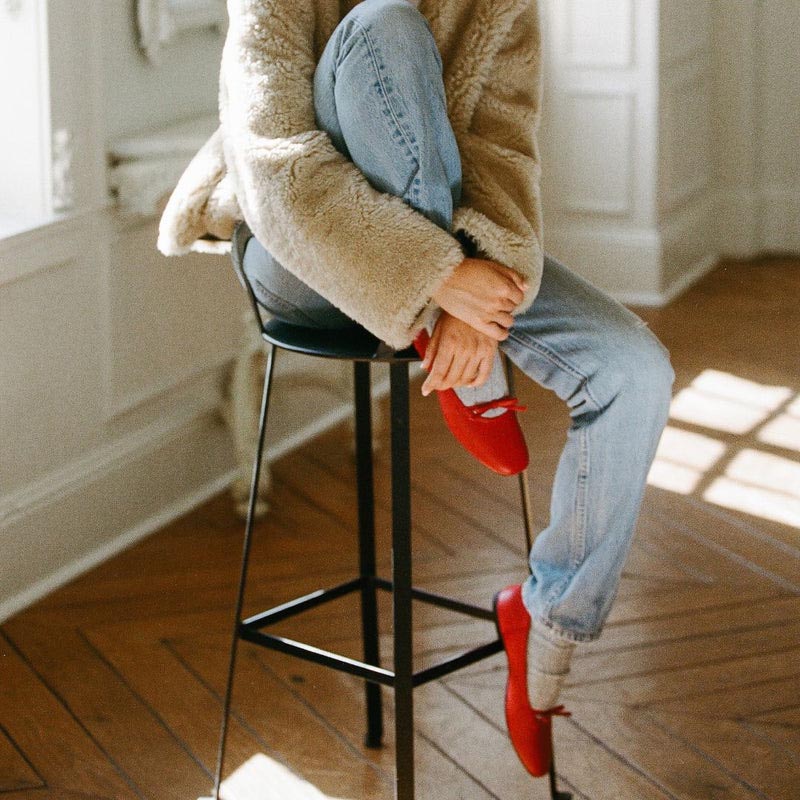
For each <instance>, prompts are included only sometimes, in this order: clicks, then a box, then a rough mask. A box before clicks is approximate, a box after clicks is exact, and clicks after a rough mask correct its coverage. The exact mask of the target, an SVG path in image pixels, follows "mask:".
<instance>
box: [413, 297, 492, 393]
mask: <svg viewBox="0 0 800 800" xmlns="http://www.w3.org/2000/svg"><path fill="white" fill-rule="evenodd" d="M496 352H497V340H496V339H495V338H493V337H490V336H487V335H486V334H483V333H480V332H479V331H477V330H475V328H473V327H472V326H471V325H468V324H467V323H466V322H463V321H462V320H460V319H458V318H456V317H454V316H451V315H450V314H448V313H447V312H446V311H442V313H441V314H440V315H439V319H438V320H437V321H436V327H435V328H434V331H433V336H431V340H430V342H429V343H428V347H427V349H426V351H425V360H424V361H423V362H422V368H423V369H424V370H426V371H427V372H428V377H427V378H426V379H425V382H424V383H423V384H422V394H423V395H428V394H430V393H431V392H432V391H434V390H435V389H437V390H439V391H444V390H446V389H454V388H456V387H458V386H482V385H483V384H484V383H485V382H486V380H487V379H488V377H489V374H490V373H491V371H492V364H493V362H494V356H495V353H496Z"/></svg>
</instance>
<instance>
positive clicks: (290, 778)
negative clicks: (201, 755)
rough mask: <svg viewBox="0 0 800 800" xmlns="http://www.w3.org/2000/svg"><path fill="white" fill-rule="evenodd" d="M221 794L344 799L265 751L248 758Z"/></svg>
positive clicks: (263, 799)
mask: <svg viewBox="0 0 800 800" xmlns="http://www.w3.org/2000/svg"><path fill="white" fill-rule="evenodd" d="M220 797H221V798H222V800H344V799H343V798H333V797H331V796H330V795H327V794H323V793H322V792H321V791H320V790H319V789H317V787H316V786H314V785H313V784H311V783H309V782H308V781H306V780H303V778H300V777H298V776H297V775H295V774H294V773H293V772H292V771H291V770H289V769H287V768H286V767H285V766H283V764H280V763H279V762H277V761H275V759H273V758H270V757H269V756H267V755H264V754H263V753H257V754H256V755H254V756H253V757H252V758H249V759H248V760H247V761H245V763H244V764H242V765H241V766H240V767H239V768H238V769H236V770H235V771H234V772H232V773H231V775H230V776H229V777H228V778H226V779H225V780H224V781H223V782H222V786H221V787H220ZM200 800H210V798H200Z"/></svg>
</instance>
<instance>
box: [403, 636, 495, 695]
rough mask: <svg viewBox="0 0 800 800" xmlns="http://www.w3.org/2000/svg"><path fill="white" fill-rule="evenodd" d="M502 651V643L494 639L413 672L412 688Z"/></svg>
mask: <svg viewBox="0 0 800 800" xmlns="http://www.w3.org/2000/svg"><path fill="white" fill-rule="evenodd" d="M502 649H503V643H502V642H501V641H500V639H496V640H495V641H493V642H488V643H487V644H483V645H481V646H480V647H475V648H473V649H472V650H467V652H466V653H462V654H461V655H458V656H453V658H448V659H447V660H445V661H442V662H440V663H439V664H434V666H432V667H428V668H427V669H423V670H420V671H419V672H415V673H414V681H413V683H414V687H415V688H416V687H417V686H422V684H423V683H428V682H429V681H435V680H438V679H439V678H443V677H444V676H445V675H449V674H450V673H451V672H455V671H456V670H459V669H462V668H463V667H468V666H469V665H470V664H475V663H476V662H478V661H482V660H483V659H484V658H489V656H493V655H494V654H495V653H499V652H501V651H502Z"/></svg>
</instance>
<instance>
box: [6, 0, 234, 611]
mask: <svg viewBox="0 0 800 800" xmlns="http://www.w3.org/2000/svg"><path fill="white" fill-rule="evenodd" d="M32 2H33V0H28V2H24V3H23V7H24V8H25V9H27V8H28V7H30V6H31V5H32ZM48 5H49V20H48V25H47V27H46V28H44V29H39V33H40V34H42V35H44V36H48V35H49V38H50V42H51V51H52V57H51V61H50V66H49V75H50V80H51V82H52V101H51V104H50V108H48V109H47V111H48V113H50V114H51V115H52V123H53V129H54V130H63V131H66V132H67V134H68V137H69V142H70V145H69V150H70V152H69V154H68V155H69V156H70V157H71V169H70V171H69V181H68V182H69V183H70V184H71V186H72V188H73V192H72V204H71V206H70V207H66V208H64V209H62V213H60V214H57V215H55V216H54V217H52V218H51V220H50V222H49V224H46V225H44V226H43V227H41V228H38V229H35V230H32V231H28V232H23V233H20V234H18V235H16V236H14V237H12V238H5V239H3V240H2V241H0V309H1V311H0V337H1V338H0V341H2V342H3V348H2V352H0V440H1V444H0V619H2V617H3V616H5V615H7V614H8V613H11V612H12V611H14V610H15V609H16V608H19V607H21V606H22V605H24V604H25V603H27V602H29V601H31V600H32V599H35V597H36V596H38V595H39V594H41V593H42V592H44V591H46V590H47V589H49V588H52V586H54V585H56V584H57V583H59V582H61V581H63V580H65V579H67V578H69V577H70V576H71V575H73V574H76V573H77V572H79V571H80V570H82V569H83V568H85V567H86V566H88V565H90V564H92V563H94V562H96V561H97V560H98V559H100V558H103V557H105V556H107V555H109V554H110V553H111V552H113V551H114V550H115V549H118V548H119V547H121V546H124V545H125V544H127V543H130V542H131V541H133V540H135V539H136V538H137V537H139V536H141V535H143V534H145V533H147V532H148V531H149V530H152V529H153V528H154V527H157V526H159V525H160V524H162V523H163V522H164V521H166V520H167V519H168V518H170V516H173V515H175V514H178V513H180V512H181V511H183V510H185V509H187V508H189V507H190V506H191V505H193V504H194V503H196V502H197V500H198V499H200V498H202V497H204V496H206V495H207V494H208V493H210V492H214V491H218V490H219V488H221V486H223V485H224V484H225V483H226V482H227V481H228V480H229V479H230V476H231V472H232V468H233V466H234V463H233V454H232V448H231V445H230V441H229V436H228V434H227V431H226V429H225V428H224V426H223V424H222V422H221V419H220V417H219V404H220V398H221V392H222V386H223V379H224V375H225V372H226V369H227V367H228V365H229V362H230V359H231V358H232V357H233V356H234V355H235V354H236V352H237V350H238V346H239V339H240V336H241V329H240V319H239V318H240V313H239V312H240V309H243V308H244V304H243V298H242V293H241V289H240V288H239V286H238V284H237V282H236V279H235V276H234V274H233V270H232V268H231V267H230V264H229V262H228V261H227V259H225V258H222V257H218V258H215V257H209V256H199V255H197V256H192V257H187V258H185V259H182V260H180V261H179V260H168V259H165V258H163V257H162V256H160V255H159V254H158V253H157V251H156V250H155V238H156V223H155V220H153V219H141V218H137V217H126V216H123V215H121V214H119V213H117V212H116V211H115V210H114V209H113V207H112V206H111V204H110V201H109V198H108V194H107V189H106V184H107V180H106V156H105V150H106V142H107V141H108V140H109V139H110V138H111V137H114V136H118V135H121V134H125V133H134V132H137V131H140V130H142V129H146V128H148V127H151V126H153V125H156V124H160V123H163V122H166V121H173V120H174V119H175V118H177V117H180V116H182V115H186V114H194V113H198V112H202V111H208V110H212V111H213V110H215V107H216V92H217V85H216V81H217V77H216V73H217V69H218V63H219V53H220V48H221V45H222V38H221V36H220V34H219V33H211V32H201V33H197V34H190V35H186V36H184V37H183V38H182V39H181V40H179V41H177V42H176V43H175V45H174V47H173V48H171V49H170V50H169V51H167V52H166V54H165V59H164V61H163V63H162V64H161V65H159V66H158V67H154V66H152V65H150V64H149V63H147V62H146V61H145V60H144V58H143V57H142V56H141V54H140V53H139V52H138V50H137V48H136V46H135V43H134V42H135V29H134V19H135V17H134V3H133V1H132V0H125V2H121V1H120V0H114V2H102V3H100V2H95V0H50V1H49V4H48ZM5 13H6V7H5V6H0V25H3V26H6V25H7V24H8V20H6V19H5V18H4V14H5ZM4 30H5V28H4ZM31 35H34V36H35V35H36V34H35V33H34V34H31ZM5 188H6V187H4V194H5Z"/></svg>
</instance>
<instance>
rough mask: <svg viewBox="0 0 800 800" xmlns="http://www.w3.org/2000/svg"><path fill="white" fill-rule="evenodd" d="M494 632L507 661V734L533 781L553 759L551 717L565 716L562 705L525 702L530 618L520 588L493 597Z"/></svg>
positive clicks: (547, 769)
mask: <svg viewBox="0 0 800 800" xmlns="http://www.w3.org/2000/svg"><path fill="white" fill-rule="evenodd" d="M494 613H495V619H496V621H497V631H498V633H499V635H500V638H501V639H502V641H503V647H504V648H505V651H506V657H507V658H508V684H507V685H506V697H505V713H506V725H507V727H508V735H509V737H510V739H511V743H512V745H513V746H514V750H515V751H516V753H517V755H518V756H519V759H520V761H521V762H522V764H523V766H524V767H525V769H526V770H528V772H529V773H530V774H531V775H533V776H534V777H536V778H540V777H542V776H543V775H547V774H548V772H549V771H550V764H551V762H552V759H553V726H552V718H553V717H554V716H562V717H569V716H571V714H570V712H569V711H565V710H564V706H563V705H559V706H553V707H552V708H547V709H544V710H541V709H537V708H533V707H532V706H531V704H530V701H529V700H528V663H527V662H528V634H529V632H530V627H531V617H530V614H529V613H528V610H527V609H526V608H525V606H524V605H523V602H522V587H521V586H520V585H519V584H515V585H513V586H508V587H506V588H505V589H503V590H502V591H501V592H498V593H497V594H496V595H495V597H494Z"/></svg>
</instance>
